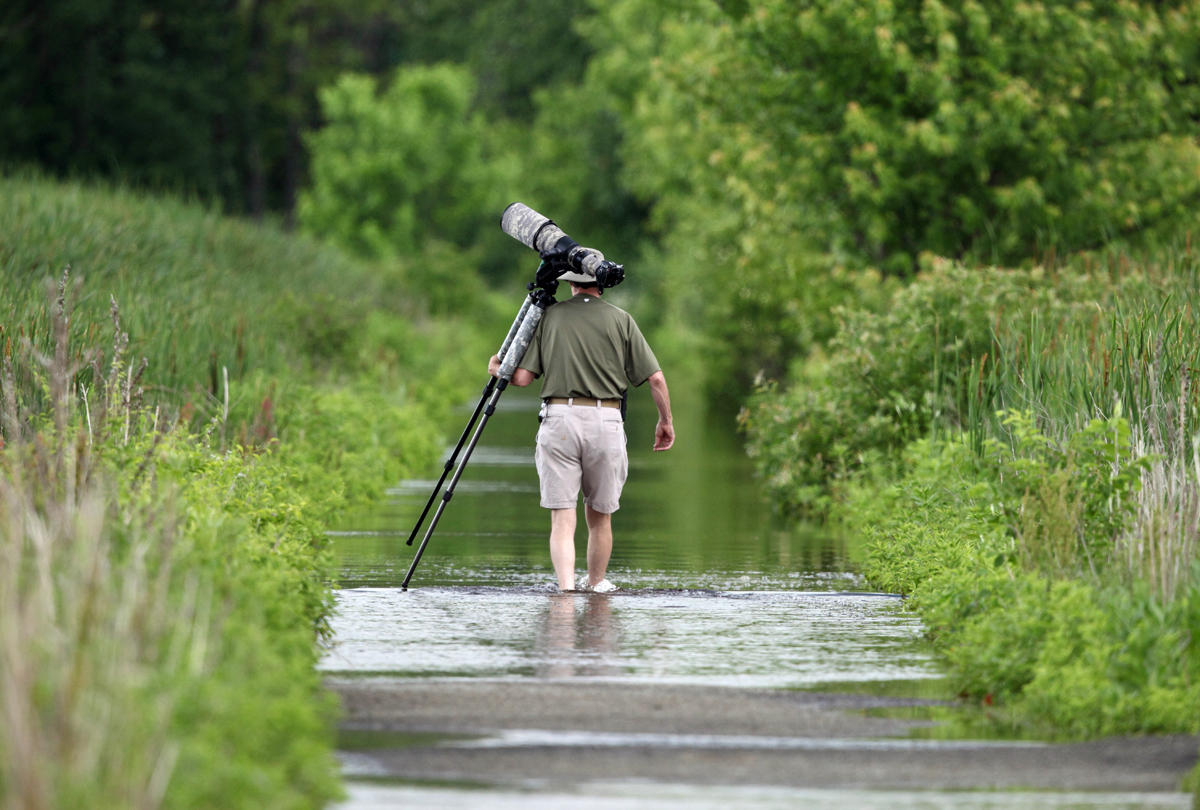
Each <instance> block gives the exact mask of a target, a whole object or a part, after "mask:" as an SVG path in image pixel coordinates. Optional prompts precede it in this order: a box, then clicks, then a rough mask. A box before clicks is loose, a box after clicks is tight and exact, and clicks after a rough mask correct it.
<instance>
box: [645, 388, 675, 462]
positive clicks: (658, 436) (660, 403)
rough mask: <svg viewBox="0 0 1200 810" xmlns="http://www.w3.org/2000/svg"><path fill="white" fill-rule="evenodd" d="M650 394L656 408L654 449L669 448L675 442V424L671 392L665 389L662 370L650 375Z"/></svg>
mask: <svg viewBox="0 0 1200 810" xmlns="http://www.w3.org/2000/svg"><path fill="white" fill-rule="evenodd" d="M647 382H648V383H650V396H652V397H653V398H654V407H656V408H658V424H656V425H655V426H654V449H655V450H656V451H657V450H670V449H671V445H673V444H675V425H674V424H673V423H672V421H671V393H670V391H668V390H667V378H666V376H665V375H664V374H663V373H662V371H656V372H654V373H653V374H651V375H650V377H649V379H647Z"/></svg>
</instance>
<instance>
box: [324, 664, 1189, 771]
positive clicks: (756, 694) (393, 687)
mask: <svg viewBox="0 0 1200 810" xmlns="http://www.w3.org/2000/svg"><path fill="white" fill-rule="evenodd" d="M326 684H327V686H328V687H329V688H330V689H332V690H333V691H334V692H336V693H337V694H338V695H339V696H340V698H341V700H342V703H343V707H344V711H345V716H344V721H343V727H344V729H346V730H357V731H375V732H381V733H380V734H379V735H378V736H377V737H376V743H375V744H371V743H370V742H368V743H366V744H364V745H362V746H356V747H357V748H358V750H355V751H353V752H349V753H347V754H346V757H347V758H346V763H347V770H348V773H349V774H350V775H354V774H356V773H357V774H360V775H369V776H371V777H373V778H385V779H396V780H401V781H406V782H407V781H411V782H421V783H443V784H444V783H457V784H464V785H475V786H481V787H494V788H518V787H522V788H528V787H529V786H530V785H537V786H538V787H539V788H540V789H554V788H555V787H559V788H561V787H568V786H578V785H579V784H581V783H587V782H589V781H596V780H605V781H610V782H611V781H629V782H640V783H650V784H653V783H662V784H691V785H712V786H717V785H761V786H779V787H790V788H827V789H860V790H888V789H891V790H939V789H941V790H973V789H985V790H986V789H1000V790H1012V789H1022V790H1078V791H1108V792H1139V791H1145V792H1170V791H1178V790H1179V789H1180V781H1181V779H1182V778H1183V777H1184V775H1185V774H1186V773H1187V772H1188V771H1189V769H1190V768H1192V766H1193V765H1194V764H1195V762H1196V758H1197V753H1196V752H1197V747H1198V745H1200V737H1195V736H1167V737H1144V738H1118V739H1106V740H1099V741H1093V742H1086V743H1069V744H1050V743H1040V742H1029V741H1012V742H1005V741H970V740H934V739H925V738H920V739H918V738H914V737H912V736H911V733H910V732H911V731H912V730H913V729H914V728H915V727H916V726H918V725H922V724H923V723H921V722H920V721H916V720H903V719H896V718H895V717H888V716H880V715H881V714H883V715H886V714H887V712H883V713H877V712H871V711H869V710H872V709H889V708H901V707H910V706H914V705H919V704H922V703H928V702H930V701H923V700H918V699H904V698H890V697H872V696H863V695H847V694H832V693H814V692H791V691H780V690H759V689H742V688H731V687H696V686H679V685H662V684H630V683H609V682H595V681H590V682H585V681H569V682H568V681H561V680H560V681H555V680H530V679H523V680H520V681H514V680H481V679H419V680H416V679H402V678H381V677H365V678H341V677H330V678H328V679H327V680H326ZM383 732H386V733H383ZM366 736H367V737H371V736H372V735H366Z"/></svg>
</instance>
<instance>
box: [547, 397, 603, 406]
mask: <svg viewBox="0 0 1200 810" xmlns="http://www.w3.org/2000/svg"><path fill="white" fill-rule="evenodd" d="M546 404H547V405H584V406H586V407H588V408H620V407H621V400H619V399H595V398H593V397H547V398H546Z"/></svg>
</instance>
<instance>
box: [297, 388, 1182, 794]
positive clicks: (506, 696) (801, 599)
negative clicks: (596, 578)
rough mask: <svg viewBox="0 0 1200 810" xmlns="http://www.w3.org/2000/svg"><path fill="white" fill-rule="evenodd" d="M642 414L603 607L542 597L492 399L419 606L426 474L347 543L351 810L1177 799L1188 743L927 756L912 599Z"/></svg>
mask: <svg viewBox="0 0 1200 810" xmlns="http://www.w3.org/2000/svg"><path fill="white" fill-rule="evenodd" d="M647 399H648V398H647ZM643 405H644V406H645V407H643V408H641V409H639V408H638V402H637V400H635V401H634V403H633V407H631V413H630V418H629V423H628V433H629V436H630V445H631V451H630V462H631V463H630V467H631V472H630V482H629V485H628V488H627V490H626V496H625V498H624V499H623V502H622V509H621V511H620V512H619V513H618V514H617V516H616V517H615V519H614V533H615V537H616V542H615V547H614V554H613V560H612V564H611V566H610V571H609V579H610V580H612V581H613V582H615V583H616V584H618V585H619V586H620V587H621V590H620V591H618V592H617V593H614V594H605V595H600V594H559V593H557V589H556V588H555V587H554V586H553V584H552V583H553V575H552V571H551V567H550V562H549V554H548V550H547V540H546V530H547V526H546V524H547V523H548V519H547V517H546V514H545V513H544V512H543V511H542V510H541V509H539V508H538V507H537V505H536V501H537V494H536V492H537V478H536V473H535V472H534V470H533V466H532V437H533V432H534V430H535V426H536V420H535V419H534V416H533V414H534V411H535V410H536V403H535V401H534V400H532V399H528V398H526V399H520V398H518V397H516V396H512V397H507V398H506V399H505V400H502V408H501V410H500V412H498V413H497V415H496V416H495V417H494V418H493V420H492V423H491V424H489V426H488V431H487V434H486V436H485V440H486V442H487V444H486V445H485V446H482V447H480V448H479V450H478V451H477V453H476V455H475V457H474V458H473V459H472V461H471V464H470V465H469V466H468V469H467V472H466V474H465V475H464V476H463V479H462V481H461V482H460V484H459V487H458V490H457V494H456V495H455V497H454V499H453V501H452V503H451V505H450V507H449V508H448V509H447V511H446V516H445V518H444V519H443V521H442V524H441V525H440V526H439V528H438V531H437V533H436V534H435V536H434V539H433V541H432V542H431V544H430V546H429V549H428V551H427V552H426V556H425V558H424V559H423V560H422V562H421V566H420V567H419V568H418V569H417V572H416V575H415V576H414V579H413V581H412V585H411V588H410V590H408V591H402V590H400V588H399V583H400V582H401V580H402V579H403V576H404V573H405V571H406V570H407V566H408V564H409V562H410V561H411V558H412V549H411V547H408V546H406V545H405V544H404V540H405V539H406V538H407V536H408V533H409V531H410V529H411V528H412V522H413V521H414V520H415V518H416V516H417V515H418V514H419V513H420V509H421V506H422V505H423V504H424V502H425V499H426V498H427V497H428V494H429V491H430V489H431V488H432V487H433V484H434V481H433V480H429V481H424V480H422V481H409V482H402V483H401V484H400V485H398V486H397V488H396V489H395V490H394V491H393V493H392V500H391V501H390V502H389V504H388V506H387V508H386V509H384V510H381V511H380V512H379V513H376V514H372V515H368V516H365V517H363V518H361V519H359V520H357V521H355V522H354V523H353V524H352V525H350V526H348V527H346V529H345V530H344V531H342V532H338V533H336V535H337V536H336V541H335V545H336V551H337V554H338V560H339V566H340V570H341V586H342V587H341V589H340V590H339V592H338V596H337V612H336V615H335V616H334V618H333V620H332V625H333V630H334V642H333V644H332V645H331V647H330V649H329V650H328V651H327V653H326V654H325V656H324V658H323V660H322V661H321V664H320V667H321V669H322V670H323V672H324V673H325V677H326V682H327V684H328V685H329V687H330V688H331V689H333V690H334V691H335V692H337V693H338V694H339V696H340V697H341V699H342V703H343V706H344V709H345V718H344V721H343V727H342V742H341V746H340V747H341V748H342V752H341V756H342V759H343V765H344V768H345V773H346V775H347V778H348V780H349V787H350V797H349V799H348V801H347V802H345V803H344V805H341V808H342V810H367V809H368V808H376V807H395V806H404V807H430V808H434V807H439V808H440V807H447V806H456V807H461V808H481V810H486V809H491V810H495V809H496V808H508V807H516V806H520V807H521V808H523V809H524V810H530V809H533V810H536V809H537V808H542V807H551V806H555V807H558V806H561V805H562V804H564V803H567V802H569V803H570V804H571V805H572V806H576V807H585V808H587V807H605V808H610V807H611V808H650V807H654V808H660V807H662V808H675V807H680V808H682V807H685V806H686V807H688V808H716V807H722V808H727V807H739V808H740V807H746V808H760V807H761V808H768V807H770V808H774V807H796V806H804V807H831V808H832V807H864V808H872V807H889V808H918V807H921V808H925V807H929V808H950V807H953V808H993V807H994V808H1008V807H1045V808H1060V807H1062V808H1065V807H1071V808H1092V807H1095V808H1118V807H1119V808H1133V807H1176V808H1181V809H1182V808H1187V807H1189V806H1190V798H1189V797H1187V796H1185V795H1183V794H1182V793H1179V792H1178V789H1179V778H1180V776H1181V775H1182V774H1183V773H1184V772H1186V770H1187V769H1188V768H1189V767H1190V765H1191V763H1192V762H1194V760H1195V755H1196V750H1197V747H1198V746H1197V740H1196V739H1194V738H1156V739H1154V740H1138V741H1126V740H1116V741H1104V742H1101V743H1091V744H1086V745H1069V746H1064V745H1049V744H1046V743H1041V742H1036V741H997V740H972V739H937V737H938V736H939V735H938V733H937V729H936V722H935V721H934V720H933V719H932V718H933V717H935V714H934V711H935V710H936V709H937V707H938V706H939V705H940V704H942V703H944V702H945V701H944V700H943V699H940V698H944V697H945V696H944V695H941V694H940V693H937V690H936V689H933V690H922V689H920V688H917V687H919V685H920V684H922V683H925V684H930V683H936V679H937V678H938V677H939V673H938V671H937V668H936V665H935V663H934V662H933V660H932V659H931V657H930V655H929V651H928V649H927V648H926V646H925V645H924V643H923V642H922V640H921V633H922V629H921V626H920V623H919V621H918V620H917V619H916V618H915V617H914V616H913V615H911V614H909V613H907V612H906V611H905V610H904V609H903V605H902V603H901V600H899V599H897V598H895V597H893V596H889V595H887V594H876V593H870V592H867V591H866V589H865V588H864V587H863V583H862V581H861V579H860V578H859V577H858V576H857V575H856V574H855V573H854V571H853V569H852V566H851V565H850V563H849V558H850V554H849V552H848V549H847V548H846V547H845V545H844V543H843V541H841V540H839V539H837V538H833V537H830V536H827V535H825V534H822V533H820V532H803V531H798V530H796V529H794V528H789V527H787V526H784V525H780V524H777V523H775V522H774V521H773V520H772V519H771V517H770V514H769V510H768V509H767V508H766V506H765V505H764V504H763V503H762V502H761V500H760V499H759V496H758V493H757V491H756V488H755V485H754V481H753V478H752V476H751V475H750V471H749V469H748V467H747V464H746V460H745V459H744V458H743V457H742V455H741V453H740V452H739V451H738V449H737V442H736V437H733V436H730V435H728V434H727V433H725V432H723V431H722V430H721V429H719V428H715V427H713V426H706V425H703V424H700V423H696V424H693V425H687V424H683V425H681V426H680V429H679V433H680V437H681V439H680V442H679V444H677V447H676V449H673V450H672V451H670V453H667V454H660V455H651V453H650V452H649V450H648V445H649V437H650V431H651V427H650V426H651V425H652V419H653V416H652V412H653V408H652V407H649V405H648V402H647V403H643ZM646 407H649V411H650V415H646V414H645V411H646ZM467 415H469V414H468V413H466V412H464V416H463V419H464V422H465V420H466V418H467ZM643 434H644V435H643ZM642 444H644V445H646V446H645V447H641V446H640V445H642ZM581 524H582V521H581ZM579 547H580V552H581V553H580V560H582V542H580V544H579ZM580 564H581V565H582V562H580ZM897 685H901V687H900V688H897ZM904 685H910V686H911V685H917V687H913V688H907V687H905V686H904ZM922 692H926V693H929V694H933V693H937V698H933V699H931V698H930V697H928V695H926V696H923V697H922V696H920V695H921V693H922ZM1014 789H1016V790H1019V791H1020V792H1019V793H1011V792H1008V791H1012V790H1014Z"/></svg>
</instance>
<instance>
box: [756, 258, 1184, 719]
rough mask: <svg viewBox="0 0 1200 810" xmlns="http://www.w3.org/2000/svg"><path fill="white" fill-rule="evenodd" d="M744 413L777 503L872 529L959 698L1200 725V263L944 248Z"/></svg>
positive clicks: (867, 555)
mask: <svg viewBox="0 0 1200 810" xmlns="http://www.w3.org/2000/svg"><path fill="white" fill-rule="evenodd" d="M867 289H868V290H869V292H868V294H866V295H864V296H863V298H862V301H864V302H866V303H860V304H859V305H856V306H853V307H850V308H847V309H845V310H843V311H842V312H840V313H839V315H840V328H839V332H838V334H837V336H836V338H835V339H834V340H833V341H832V342H831V343H830V345H829V346H828V347H827V351H826V352H825V353H824V354H822V355H821V356H819V357H816V358H813V359H811V360H810V361H809V362H808V363H807V364H806V365H805V366H804V367H803V368H802V369H801V370H800V371H799V373H798V374H797V378H796V380H795V381H794V383H793V384H792V385H791V387H790V388H788V389H787V390H786V391H781V390H778V389H772V390H768V391H764V392H762V393H761V394H760V395H759V396H758V397H757V398H756V400H755V402H754V403H753V404H752V406H751V407H750V408H749V409H747V411H746V412H745V414H744V422H745V425H746V427H747V428H748V433H749V437H750V446H751V450H752V452H753V453H754V454H756V455H757V456H758V458H759V461H760V465H761V469H762V471H763V473H764V475H765V476H767V477H768V480H769V482H770V486H771V487H772V489H773V491H774V493H775V494H776V497H777V498H778V500H779V501H780V502H781V503H782V504H784V505H785V507H786V508H788V509H791V510H793V511H798V512H803V511H817V512H822V513H825V514H827V515H829V516H830V517H831V518H832V519H833V520H836V521H842V522H844V523H845V524H846V526H847V527H848V529H849V530H850V531H851V532H852V533H854V534H856V535H859V536H862V537H864V538H865V539H866V543H865V551H864V553H863V557H864V561H863V570H864V572H865V574H866V575H867V577H868V578H869V580H870V581H871V583H872V584H873V585H874V586H876V587H880V588H886V589H889V590H892V591H897V592H901V593H905V594H907V595H908V596H909V600H908V604H909V605H910V606H911V607H912V608H913V609H915V610H916V611H918V612H919V613H920V615H921V617H922V619H923V621H924V623H925V625H926V628H927V632H928V634H929V637H930V638H931V639H932V641H933V644H934V647H935V649H936V650H937V652H938V653H939V654H940V655H941V657H942V659H943V661H944V662H945V665H946V670H947V672H948V674H949V677H950V679H951V682H952V683H953V685H954V687H955V689H956V690H957V691H959V692H961V694H962V695H963V696H964V697H968V698H970V699H972V700H974V701H976V702H978V704H980V705H983V706H984V707H987V714H988V715H989V716H990V717H992V718H993V719H994V720H995V721H996V722H997V723H1000V724H1004V725H1006V726H1009V727H1012V726H1017V727H1020V728H1022V729H1024V730H1026V731H1034V732H1036V733H1040V734H1045V735H1051V736H1069V737H1093V736H1100V735H1111V734H1137V733H1167V732H1190V733H1196V732H1200V407H1198V403H1200V379H1197V378H1198V375H1200V261H1198V257H1197V256H1196V255H1195V254H1194V253H1193V251H1192V250H1191V249H1190V246H1181V247H1180V248H1178V249H1176V250H1170V251H1164V252H1163V254H1162V255H1159V256H1156V257H1147V258H1143V259H1138V260H1134V259H1131V258H1129V257H1127V256H1124V255H1110V256H1104V257H1095V256H1092V257H1083V256H1081V257H1078V258H1076V259H1073V260H1072V261H1071V262H1070V263H1068V264H1067V265H1066V266H1063V267H1058V268H1055V269H1052V270H1045V269H1033V270H1002V269H996V268H971V269H967V268H963V267H960V266H955V265H954V264H952V263H948V262H930V264H929V266H927V267H926V269H925V271H924V272H923V273H922V274H921V275H920V276H919V277H918V278H917V279H916V280H914V281H913V282H912V283H910V284H908V285H905V286H885V285H875V286H871V285H867Z"/></svg>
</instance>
